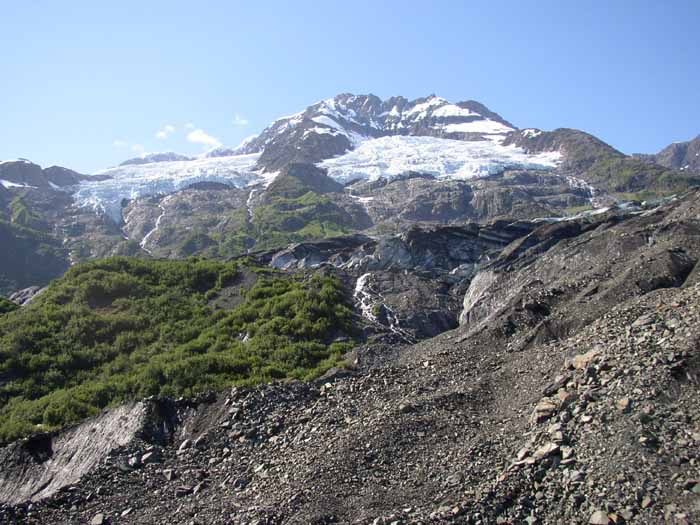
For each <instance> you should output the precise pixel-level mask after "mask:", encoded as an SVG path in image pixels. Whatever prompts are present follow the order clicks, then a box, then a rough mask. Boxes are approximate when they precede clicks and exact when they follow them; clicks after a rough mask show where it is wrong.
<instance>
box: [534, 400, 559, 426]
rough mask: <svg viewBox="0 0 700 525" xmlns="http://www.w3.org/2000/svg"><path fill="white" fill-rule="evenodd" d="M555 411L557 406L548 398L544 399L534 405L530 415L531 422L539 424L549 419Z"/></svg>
mask: <svg viewBox="0 0 700 525" xmlns="http://www.w3.org/2000/svg"><path fill="white" fill-rule="evenodd" d="M556 410H557V405H556V403H554V401H552V400H551V399H549V398H544V399H541V400H540V401H539V403H537V405H535V410H534V411H533V413H532V417H531V420H532V421H533V422H534V423H541V422H542V421H545V420H547V419H549V418H550V417H551V416H552V415H553V414H554V412H556Z"/></svg>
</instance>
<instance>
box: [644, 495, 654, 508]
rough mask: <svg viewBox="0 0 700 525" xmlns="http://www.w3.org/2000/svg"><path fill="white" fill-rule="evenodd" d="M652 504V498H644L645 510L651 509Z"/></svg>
mask: <svg viewBox="0 0 700 525" xmlns="http://www.w3.org/2000/svg"><path fill="white" fill-rule="evenodd" d="M652 503H653V502H652V501H651V498H650V497H649V496H644V498H642V508H643V509H647V508H649V507H651V504H652Z"/></svg>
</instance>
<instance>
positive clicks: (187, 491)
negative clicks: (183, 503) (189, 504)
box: [175, 485, 192, 498]
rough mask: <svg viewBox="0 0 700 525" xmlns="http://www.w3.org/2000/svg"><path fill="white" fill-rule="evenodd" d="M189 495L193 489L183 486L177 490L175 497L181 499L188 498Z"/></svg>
mask: <svg viewBox="0 0 700 525" xmlns="http://www.w3.org/2000/svg"><path fill="white" fill-rule="evenodd" d="M189 494H192V487H190V486H188V485H181V486H179V487H178V488H177V489H175V495H176V496H177V497H178V498H181V497H183V496H187V495H189Z"/></svg>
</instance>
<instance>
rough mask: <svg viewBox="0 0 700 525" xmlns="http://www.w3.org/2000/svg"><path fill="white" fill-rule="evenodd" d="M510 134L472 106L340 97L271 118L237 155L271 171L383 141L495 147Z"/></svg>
mask: <svg viewBox="0 0 700 525" xmlns="http://www.w3.org/2000/svg"><path fill="white" fill-rule="evenodd" d="M515 129H516V128H515V127H514V126H513V125H512V124H510V123H509V122H508V121H506V120H504V119H503V118H502V117H501V116H500V115H498V114H497V113H494V112H492V111H490V110H489V109H488V108H486V107H485V106H484V105H483V104H480V103H478V102H475V101H467V102H459V103H456V104H453V103H450V102H448V101H447V100H445V99H443V98H440V97H437V96H435V95H431V96H429V97H426V98H419V99H416V100H413V101H409V100H407V99H405V98H404V97H391V98H389V99H387V100H382V99H380V98H379V97H376V96H374V95H351V94H342V95H338V96H336V97H334V98H331V99H327V100H322V101H320V102H317V103H316V104H313V105H311V106H309V107H308V108H306V109H305V110H304V111H302V112H300V113H296V114H294V115H290V116H288V117H282V118H280V119H277V120H276V121H275V122H273V123H272V124H271V125H270V126H268V127H267V128H266V129H265V130H264V131H263V132H262V133H261V134H260V135H259V136H258V137H256V138H254V139H251V140H250V141H249V142H248V143H247V144H246V145H245V146H244V147H243V148H242V151H243V152H246V153H261V157H260V166H261V167H262V168H263V169H265V170H267V171H276V170H279V169H280V168H282V167H283V166H284V165H286V164H288V163H289V162H299V161H301V162H313V163H316V162H320V161H322V160H325V159H328V158H331V157H334V156H336V155H340V154H343V153H345V152H347V151H350V150H353V149H355V148H357V147H358V146H360V144H362V143H363V142H366V141H368V140H372V139H377V138H381V137H386V136H397V135H398V136H429V137H436V138H446V139H455V140H468V141H471V140H479V141H483V140H489V141H492V142H500V141H502V140H503V139H504V138H505V136H506V135H507V134H508V133H511V132H513V131H515Z"/></svg>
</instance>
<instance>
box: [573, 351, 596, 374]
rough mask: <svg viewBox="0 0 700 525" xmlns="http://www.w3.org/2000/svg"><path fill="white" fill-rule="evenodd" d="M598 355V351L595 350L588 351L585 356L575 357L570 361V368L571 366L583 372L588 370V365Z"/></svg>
mask: <svg viewBox="0 0 700 525" xmlns="http://www.w3.org/2000/svg"><path fill="white" fill-rule="evenodd" d="M599 355H600V350H596V349H593V350H589V351H588V352H586V353H585V354H579V355H576V356H574V358H573V359H572V360H571V366H573V367H574V368H575V369H576V370H585V369H586V368H588V365H590V364H591V363H592V362H593V361H595V360H596V359H597V358H598V356H599Z"/></svg>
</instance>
